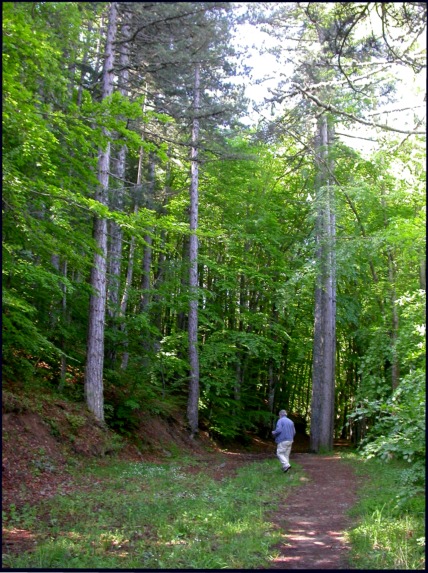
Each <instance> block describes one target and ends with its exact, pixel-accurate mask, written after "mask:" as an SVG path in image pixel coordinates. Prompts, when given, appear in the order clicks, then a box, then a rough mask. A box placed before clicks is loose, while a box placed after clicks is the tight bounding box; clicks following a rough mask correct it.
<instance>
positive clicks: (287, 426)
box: [272, 410, 296, 472]
mask: <svg viewBox="0 0 428 573" xmlns="http://www.w3.org/2000/svg"><path fill="white" fill-rule="evenodd" d="M295 434H296V428H295V427H294V423H293V421H292V420H290V418H287V412H286V411H285V410H280V411H279V420H278V422H277V423H276V428H275V430H273V432H272V435H273V436H274V438H275V442H276V443H277V448H276V455H277V456H278V458H279V461H280V462H281V466H282V471H283V472H288V470H289V469H290V468H291V466H290V452H291V447H292V445H293V440H294V436H295Z"/></svg>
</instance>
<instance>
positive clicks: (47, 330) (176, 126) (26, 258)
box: [2, 2, 426, 471]
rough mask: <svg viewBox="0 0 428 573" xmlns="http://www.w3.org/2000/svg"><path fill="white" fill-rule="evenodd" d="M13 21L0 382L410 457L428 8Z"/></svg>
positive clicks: (69, 11)
mask: <svg viewBox="0 0 428 573" xmlns="http://www.w3.org/2000/svg"><path fill="white" fill-rule="evenodd" d="M2 9H3V302H2V312H3V373H4V377H5V378H6V379H7V380H8V381H9V382H10V383H12V384H18V383H25V384H28V385H30V386H31V384H35V383H36V381H37V380H38V379H39V378H42V379H43V380H44V383H46V384H50V385H51V386H53V387H55V388H57V389H58V391H59V392H63V393H65V394H67V395H69V396H70V397H73V399H77V400H86V402H87V405H88V407H89V409H90V410H91V411H92V412H93V413H94V415H95V417H96V418H98V419H99V420H100V422H105V423H107V424H108V425H110V426H111V427H113V428H116V429H118V430H119V431H122V432H124V433H128V435H131V434H132V428H133V424H134V423H135V420H136V416H137V415H138V413H139V412H141V411H151V412H154V413H157V414H159V415H162V416H167V415H168V413H169V412H171V411H172V409H178V410H181V411H182V412H183V414H184V415H187V417H188V423H189V431H191V433H192V434H195V435H196V434H197V432H198V430H199V429H200V428H203V429H204V430H206V431H208V432H210V433H212V434H213V435H216V436H220V437H222V438H223V439H227V438H236V437H241V438H242V437H243V436H245V434H246V432H255V433H259V434H260V435H269V433H270V429H271V427H272V423H273V422H274V420H275V416H276V412H277V411H278V410H279V409H281V408H286V409H287V410H288V411H289V412H290V415H291V417H292V418H293V417H294V419H295V420H296V421H300V422H301V423H302V425H303V426H305V425H306V428H307V431H308V432H309V428H310V433H311V444H312V447H313V449H314V450H316V451H319V450H320V449H322V448H327V449H329V448H331V447H332V444H333V441H334V439H337V438H346V439H351V440H353V442H354V443H355V444H357V445H360V446H362V447H365V450H366V453H367V455H379V456H384V457H388V456H389V455H391V454H394V455H397V456H399V457H403V458H404V459H408V460H409V461H413V462H416V463H417V464H421V466H420V467H421V468H422V464H423V460H424V456H425V446H424V444H425V442H424V436H425V426H424V416H423V413H424V408H425V396H424V379H425V346H424V344H425V322H424V317H425V289H426V281H425V213H424V209H425V136H424V133H425V132H424V121H425V117H424V111H425V105H424V104H423V94H422V92H421V90H419V91H418V88H417V85H418V82H419V85H421V86H422V85H424V84H423V82H421V78H422V75H423V74H424V72H425V67H426V65H425V64H426V55H425V45H424V37H425V36H424V33H425V25H426V4H425V3H422V2H410V3H392V2H387V3H378V2H368V3H364V2H362V3H343V2H334V3H319V2H315V3H313V2H310V3H299V2H298V3H294V2H286V3H263V2H258V3H245V2H243V3H231V2H173V3H162V2H144V3H138V2H135V3H134V2H111V3H106V2H96V3H90V2H19V3H18V2H4V3H3V5H2ZM243 30H246V31H248V30H254V34H261V35H262V36H259V37H263V34H267V35H268V38H269V41H267V42H266V46H265V48H263V47H260V46H259V48H258V49H259V51H260V53H261V54H263V50H269V51H270V52H271V53H272V54H273V55H274V56H275V58H276V62H277V63H276V68H275V72H274V76H275V78H276V80H277V81H276V83H275V86H274V87H272V83H271V84H270V85H271V88H270V91H269V92H266V98H265V101H264V102H260V101H259V102H253V101H252V92H251V85H252V80H251V77H255V78H256V79H255V82H256V83H259V84H260V85H263V77H262V75H263V73H264V70H262V71H261V72H259V70H257V69H254V70H253V72H252V74H253V75H252V76H251V75H250V70H249V68H248V62H246V61H245V55H246V54H247V53H249V52H250V47H249V46H247V47H245V45H244V40H243V38H242V34H243V32H242V31H243ZM253 49H254V48H253ZM249 63H251V62H249ZM260 73H261V74H262V75H259V76H258V79H257V74H260ZM413 86H415V87H413ZM411 98H412V99H411ZM414 102H416V103H414ZM253 104H254V106H255V109H256V110H257V111H258V115H255V112H252V113H251V114H249V112H248V110H249V109H250V106H251V105H253ZM248 117H250V118H251V119H250V120H248ZM94 320H95V321H97V322H96V323H95V322H94ZM95 324H97V325H98V327H96V328H95V326H94V325H95ZM91 325H92V326H91ZM320 325H321V326H320ZM326 338H329V340H330V342H329V345H327V344H326V343H325V340H326ZM94 364H95V366H94ZM41 365H43V368H41ZM95 371H96V372H97V374H94V372H95ZM189 382H191V384H190V385H189ZM93 391H95V392H96V393H98V394H97V396H98V397H97V399H96V400H95V401H94V400H93V399H92V398H90V396H93ZM190 398H191V399H190ZM186 404H187V414H186ZM317 436H320V438H319V439H318V438H317ZM421 471H422V470H421Z"/></svg>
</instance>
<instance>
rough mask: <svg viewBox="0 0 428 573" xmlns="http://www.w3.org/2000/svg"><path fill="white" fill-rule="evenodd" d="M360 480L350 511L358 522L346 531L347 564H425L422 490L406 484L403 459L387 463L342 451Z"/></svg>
mask: <svg viewBox="0 0 428 573" xmlns="http://www.w3.org/2000/svg"><path fill="white" fill-rule="evenodd" d="M345 459H347V460H348V462H349V463H352V465H353V467H354V469H355V470H356V471H357V473H358V474H360V477H361V479H362V480H363V483H364V485H363V486H362V487H361V488H360V490H359V494H358V495H359V501H358V503H357V505H356V506H355V507H354V508H353V509H352V510H351V515H352V517H353V518H356V520H357V524H356V525H355V526H354V527H352V529H351V530H350V531H349V532H348V537H349V540H350V542H351V545H352V547H351V563H352V566H353V567H354V568H357V569H368V570H370V569H384V570H385V569H401V570H415V569H424V566H425V557H424V553H425V552H424V549H425V492H424V490H420V489H419V488H414V487H412V486H411V485H410V484H409V483H407V484H406V488H407V492H408V494H409V495H407V496H405V497H403V495H402V492H403V486H404V485H405V482H406V481H407V480H408V474H409V471H411V470H409V469H408V468H407V467H406V465H407V464H406V463H405V462H397V461H395V462H390V463H385V461H383V460H379V459H370V460H366V461H363V462H362V459H361V457H360V456H358V457H356V455H355V454H352V455H346V456H345Z"/></svg>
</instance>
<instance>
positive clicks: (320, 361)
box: [311, 116, 336, 452]
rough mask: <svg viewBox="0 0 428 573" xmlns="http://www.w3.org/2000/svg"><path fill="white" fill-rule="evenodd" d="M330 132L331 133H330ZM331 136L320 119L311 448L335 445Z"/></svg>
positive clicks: (334, 303) (334, 289)
mask: <svg viewBox="0 0 428 573" xmlns="http://www.w3.org/2000/svg"><path fill="white" fill-rule="evenodd" d="M329 136H330V137H329ZM331 140H332V138H331V135H330V133H329V129H328V125H327V117H326V116H321V118H320V119H319V122H318V137H317V140H316V144H315V147H316V157H317V169H318V177H317V183H316V185H317V189H316V191H317V195H318V217H317V243H318V253H317V259H318V263H319V272H318V276H317V282H316V287H315V312H314V353H313V371H312V403H311V450H312V451H315V452H318V451H319V450H320V449H324V450H331V449H332V448H333V434H334V388H335V357H336V276H335V274H336V273H335V245H334V239H335V212H334V203H333V186H332V185H331V184H330V180H329V171H330V165H329V157H328V145H329V142H330V141H331Z"/></svg>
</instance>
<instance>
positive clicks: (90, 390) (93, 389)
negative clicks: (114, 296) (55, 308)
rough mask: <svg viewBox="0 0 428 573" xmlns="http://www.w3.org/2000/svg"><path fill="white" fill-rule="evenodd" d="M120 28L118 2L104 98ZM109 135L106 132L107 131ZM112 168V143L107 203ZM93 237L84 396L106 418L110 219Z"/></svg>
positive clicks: (105, 168)
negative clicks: (117, 29)
mask: <svg viewBox="0 0 428 573" xmlns="http://www.w3.org/2000/svg"><path fill="white" fill-rule="evenodd" d="M116 28H117V6H116V2H112V3H111V4H110V13H109V23H108V29H107V41H106V53H105V60H104V69H103V92H102V94H103V99H104V98H106V97H108V96H109V95H111V93H112V92H113V63H114V42H115V39H116ZM106 135H107V134H106ZM109 170H110V143H107V145H106V148H105V149H102V150H100V152H99V155H98V181H99V183H100V184H99V187H98V189H97V191H96V193H95V199H96V200H97V201H98V202H99V203H102V204H103V205H107V204H108V195H107V194H108V186H109ZM93 234H94V239H95V243H96V246H97V252H96V253H95V256H94V262H93V266H92V272H91V286H92V289H93V292H92V294H91V297H90V302H89V328H88V344H87V355H86V370H85V398H86V403H87V406H88V408H89V410H90V411H91V412H92V413H93V414H94V416H95V417H96V418H97V419H98V420H100V421H102V422H103V421H104V387H103V368H104V320H105V311H106V294H107V221H106V219H102V218H100V217H97V216H96V217H95V220H94V233H93Z"/></svg>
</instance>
